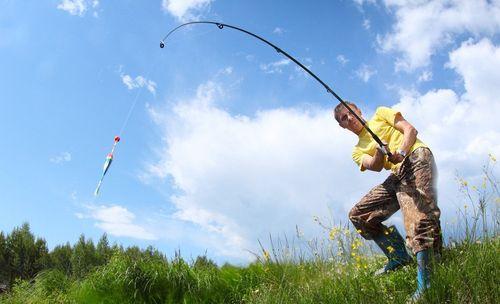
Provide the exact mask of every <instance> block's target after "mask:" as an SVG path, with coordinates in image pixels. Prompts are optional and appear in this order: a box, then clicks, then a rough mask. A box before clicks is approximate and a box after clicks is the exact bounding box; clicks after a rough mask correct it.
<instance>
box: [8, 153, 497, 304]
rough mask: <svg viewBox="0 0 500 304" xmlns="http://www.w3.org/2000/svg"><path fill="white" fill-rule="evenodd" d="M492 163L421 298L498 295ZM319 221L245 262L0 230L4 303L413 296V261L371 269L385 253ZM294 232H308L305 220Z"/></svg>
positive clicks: (477, 299)
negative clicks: (55, 242)
mask: <svg viewBox="0 0 500 304" xmlns="http://www.w3.org/2000/svg"><path fill="white" fill-rule="evenodd" d="M492 161H496V160H494V159H492ZM490 169H491V167H488V166H485V167H484V168H483V173H484V177H483V184H482V185H481V186H474V185H469V184H468V183H467V182H466V181H464V180H463V179H462V180H460V183H461V186H460V187H461V190H462V191H463V193H464V195H465V198H466V200H467V205H468V208H469V209H466V210H464V211H463V212H461V215H462V216H463V221H462V223H461V224H460V225H462V226H460V228H461V230H462V231H463V232H462V234H458V235H459V236H461V238H460V237H459V238H457V239H456V240H455V241H453V242H450V245H449V246H450V247H448V248H445V250H444V251H443V258H442V261H440V262H438V261H434V267H433V274H432V277H431V288H430V289H429V290H428V291H427V292H426V293H425V295H424V299H423V301H422V302H421V303H500V289H499V288H498V286H500V259H499V258H498V252H500V238H499V233H498V232H499V228H500V224H499V223H500V221H499V213H498V203H500V198H499V192H498V182H497V180H496V178H495V177H494V176H493V174H492V170H490ZM478 189H479V190H478ZM492 202H494V204H492ZM476 203H477V204H476ZM491 207H494V208H493V209H492V211H493V212H492V214H491V215H492V218H491V219H488V217H487V215H488V214H487V211H488V210H489V209H488V208H491ZM467 210H470V211H467ZM467 212H471V213H470V214H469V215H471V216H467V215H468V213H467ZM314 220H315V221H316V222H317V223H318V224H319V225H320V226H321V227H323V228H325V230H326V232H327V234H328V238H327V239H326V240H322V241H321V242H318V241H317V240H312V241H310V240H307V241H305V242H306V244H307V245H308V246H309V249H310V251H311V254H309V255H306V254H305V253H304V252H302V251H301V252H299V253H297V252H294V246H293V245H291V244H290V243H289V242H288V240H285V242H283V243H282V242H281V241H280V240H273V239H271V249H270V250H266V249H265V248H264V247H263V246H262V245H261V249H262V256H256V257H257V261H256V262H254V263H251V264H250V265H248V266H246V267H237V266H233V265H229V264H225V265H223V266H221V267H219V266H218V265H216V264H215V263H214V262H213V261H212V260H210V259H209V258H208V257H207V256H206V255H204V256H199V257H197V258H196V259H195V260H194V261H193V262H192V263H191V264H188V263H186V261H185V260H184V259H182V258H181V256H180V253H176V255H175V257H174V258H173V259H172V260H168V259H167V258H166V257H165V255H164V254H162V253H161V252H160V251H158V250H156V249H154V248H153V247H151V246H150V247H148V248H146V249H141V248H139V247H137V246H133V247H129V248H126V249H124V248H123V247H122V246H121V245H117V244H114V245H113V246H112V247H110V245H109V242H108V239H107V236H106V235H105V234H104V235H103V236H102V237H101V239H100V240H99V242H98V243H97V246H94V243H93V242H92V240H90V239H86V238H85V236H84V235H81V236H80V238H79V240H78V242H77V243H76V244H75V245H74V246H73V247H72V246H71V245H70V244H69V243H67V244H66V245H62V246H56V247H55V248H54V250H53V251H52V252H50V253H48V250H47V246H46V243H45V241H44V240H43V239H40V238H35V237H34V236H33V234H32V233H31V232H30V228H29V225H28V224H27V223H26V224H23V225H22V226H21V227H19V228H15V229H14V230H13V231H12V233H11V234H8V235H6V236H5V235H4V234H3V233H2V232H0V283H2V280H6V281H8V282H9V283H11V287H12V288H11V290H10V291H9V292H7V293H6V294H3V295H0V303H16V304H17V303H311V304H312V303H374V304H377V303H391V304H392V303H406V302H407V300H408V298H409V296H410V295H411V294H412V293H413V292H414V290H415V288H416V280H415V276H416V270H415V265H408V266H405V267H403V268H402V269H401V270H398V271H395V272H391V273H389V274H387V275H384V276H380V277H374V276H373V272H374V271H375V270H376V269H378V268H380V267H381V266H382V265H383V264H384V263H385V261H386V260H385V258H381V257H380V256H377V255H374V254H373V251H372V250H371V248H370V247H369V246H368V245H367V243H366V242H364V241H363V240H362V239H361V238H360V237H359V236H358V235H357V233H356V232H354V231H353V230H352V229H350V227H349V226H333V227H332V225H326V224H324V223H323V222H322V221H321V220H320V219H319V218H317V217H316V218H315V219H314ZM297 235H298V236H299V241H301V239H300V233H299V229H298V227H297ZM12 283H13V284H12Z"/></svg>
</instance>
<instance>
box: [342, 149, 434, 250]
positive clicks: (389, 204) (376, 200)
mask: <svg viewBox="0 0 500 304" xmlns="http://www.w3.org/2000/svg"><path fill="white" fill-rule="evenodd" d="M436 180H437V171H436V164H435V162H434V157H433V156H432V152H431V151H430V150H429V149H428V148H418V149H416V150H415V151H413V152H412V153H411V154H410V155H408V156H407V157H406V158H405V159H404V161H403V162H402V164H401V166H400V167H399V169H398V171H397V173H396V174H394V173H392V174H391V175H389V177H388V178H387V179H386V180H385V181H384V182H383V183H382V184H380V185H378V186H376V187H375V188H373V189H372V190H370V192H368V194H366V195H365V196H364V197H363V198H362V199H361V201H360V202H359V203H357V204H356V205H355V206H354V207H353V208H352V209H351V211H350V212H349V219H350V220H351V221H352V223H353V224H354V226H355V227H356V229H357V230H358V232H359V233H360V234H361V236H363V237H364V238H365V239H368V240H371V239H373V237H374V236H378V235H380V234H382V233H386V231H387V229H388V228H387V227H386V226H385V225H384V224H382V222H383V221H385V220H387V219H388V218H389V217H390V216H391V215H393V214H394V213H395V212H396V211H398V210H399V209H401V212H402V213H403V219H404V226H405V230H406V242H407V245H408V247H410V248H411V249H412V251H413V253H417V252H419V251H421V250H424V249H429V248H433V249H434V251H435V252H436V253H438V254H439V253H441V248H442V236H441V225H440V222H439V217H440V215H441V212H440V210H439V208H438V206H437V201H436V200H437V194H436V190H435V188H436V187H435V182H436Z"/></svg>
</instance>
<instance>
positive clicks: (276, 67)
mask: <svg viewBox="0 0 500 304" xmlns="http://www.w3.org/2000/svg"><path fill="white" fill-rule="evenodd" d="M289 64H290V59H285V58H284V59H281V60H278V61H275V62H271V63H267V64H264V63H261V64H260V65H259V67H260V69H261V70H262V71H264V72H265V73H267V74H274V73H282V72H283V70H282V68H283V67H284V66H286V65H289Z"/></svg>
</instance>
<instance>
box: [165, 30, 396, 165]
mask: <svg viewBox="0 0 500 304" xmlns="http://www.w3.org/2000/svg"><path fill="white" fill-rule="evenodd" d="M191 24H213V25H216V26H217V27H218V28H219V29H221V30H222V29H223V28H224V27H228V28H231V29H234V30H237V31H240V32H243V33H245V34H248V35H250V36H252V37H254V38H257V39H259V40H260V41H262V42H264V43H265V44H267V45H269V46H270V47H272V48H274V49H275V50H276V52H278V53H279V54H283V55H284V56H285V57H286V58H288V59H290V60H291V61H293V62H294V63H295V64H297V65H298V66H300V67H301V68H302V69H303V70H304V71H306V72H307V73H308V74H309V75H311V76H312V77H313V78H314V79H316V80H317V81H318V82H319V83H320V84H321V85H322V86H323V87H324V88H325V89H326V91H327V92H328V93H330V94H332V95H333V96H334V97H335V98H336V99H337V100H338V101H340V103H342V105H344V107H346V109H347V110H348V111H349V112H350V113H351V114H352V115H353V116H354V117H355V118H356V119H357V120H358V121H359V122H360V123H361V124H362V125H363V127H364V128H365V129H366V130H367V131H368V133H370V135H371V136H372V138H373V139H374V140H375V141H376V142H377V143H378V144H379V146H380V147H381V148H382V150H383V151H384V152H385V154H387V156H389V157H391V152H390V151H389V150H388V149H387V145H385V144H384V143H383V142H382V141H381V140H380V138H379V137H378V136H377V135H376V134H375V133H373V131H372V130H371V129H370V128H369V127H368V125H367V124H366V122H365V121H364V120H363V119H361V117H359V116H358V114H356V112H354V110H353V109H352V108H351V107H350V106H349V105H348V104H347V103H346V102H345V101H344V100H343V99H342V98H340V96H339V95H337V93H335V92H334V91H333V90H332V89H331V88H330V87H329V86H328V85H327V84H326V83H324V82H323V81H322V80H321V79H320V78H319V77H318V76H316V75H315V74H314V73H313V72H311V71H310V70H309V69H308V68H307V67H305V66H304V65H303V64H302V63H300V62H299V61H298V60H297V59H295V58H294V57H292V56H291V55H289V54H288V53H287V52H285V51H283V50H282V49H281V48H279V47H278V46H276V45H274V44H272V43H271V42H269V41H267V40H266V39H264V38H262V37H260V36H258V35H256V34H254V33H252V32H249V31H247V30H245V29H242V28H239V27H236V26H233V25H229V24H225V23H220V22H213V21H192V22H186V23H183V24H181V25H179V26H177V27H176V28H174V29H172V30H171V31H170V32H168V34H167V35H165V37H163V39H162V40H160V48H164V47H165V44H166V40H167V38H168V37H169V36H170V35H171V34H172V33H174V32H175V31H177V30H178V29H180V28H181V27H184V26H187V25H191Z"/></svg>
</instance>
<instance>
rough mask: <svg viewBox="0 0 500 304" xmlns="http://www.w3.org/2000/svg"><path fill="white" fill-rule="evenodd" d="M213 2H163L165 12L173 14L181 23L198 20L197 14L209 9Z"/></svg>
mask: <svg viewBox="0 0 500 304" xmlns="http://www.w3.org/2000/svg"><path fill="white" fill-rule="evenodd" d="M212 1H213V0H162V2H161V7H162V9H163V11H165V12H167V13H169V14H171V15H172V16H174V17H176V18H177V19H178V20H180V21H183V22H185V21H191V20H195V19H198V18H199V16H198V15H195V12H198V13H199V12H200V11H204V10H206V9H208V8H209V7H210V3H211V2H212Z"/></svg>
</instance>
